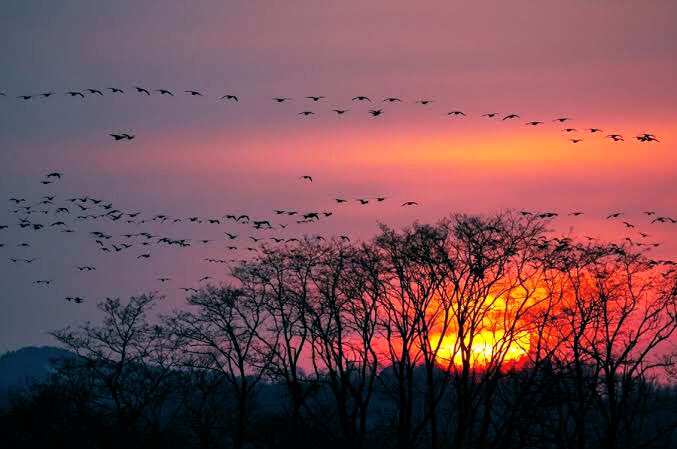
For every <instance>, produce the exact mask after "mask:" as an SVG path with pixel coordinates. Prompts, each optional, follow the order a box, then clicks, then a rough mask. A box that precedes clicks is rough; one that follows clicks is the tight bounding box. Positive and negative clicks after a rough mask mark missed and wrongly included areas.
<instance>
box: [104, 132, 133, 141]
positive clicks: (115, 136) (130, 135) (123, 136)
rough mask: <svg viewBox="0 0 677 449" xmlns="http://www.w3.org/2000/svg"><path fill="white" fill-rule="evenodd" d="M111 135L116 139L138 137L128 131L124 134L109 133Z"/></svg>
mask: <svg viewBox="0 0 677 449" xmlns="http://www.w3.org/2000/svg"><path fill="white" fill-rule="evenodd" d="M109 136H111V137H112V138H114V139H115V140H116V141H117V140H123V139H127V140H132V139H134V138H135V137H136V136H135V135H134V134H127V133H124V134H109Z"/></svg>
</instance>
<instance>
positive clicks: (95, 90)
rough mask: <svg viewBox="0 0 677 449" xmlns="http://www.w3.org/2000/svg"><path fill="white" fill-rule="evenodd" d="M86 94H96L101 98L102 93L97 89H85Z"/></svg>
mask: <svg viewBox="0 0 677 449" xmlns="http://www.w3.org/2000/svg"><path fill="white" fill-rule="evenodd" d="M87 92H89V93H90V94H96V95H100V96H102V97H103V92H101V91H100V90H99V89H87Z"/></svg>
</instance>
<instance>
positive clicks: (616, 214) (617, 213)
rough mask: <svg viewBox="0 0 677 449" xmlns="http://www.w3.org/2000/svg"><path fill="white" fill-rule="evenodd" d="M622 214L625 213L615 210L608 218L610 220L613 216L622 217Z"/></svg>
mask: <svg viewBox="0 0 677 449" xmlns="http://www.w3.org/2000/svg"><path fill="white" fill-rule="evenodd" d="M621 215H623V212H614V213H613V214H609V215H607V217H606V219H607V220H609V219H611V218H618V217H620V216H621Z"/></svg>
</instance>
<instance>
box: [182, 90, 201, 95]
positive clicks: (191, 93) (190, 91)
mask: <svg viewBox="0 0 677 449" xmlns="http://www.w3.org/2000/svg"><path fill="white" fill-rule="evenodd" d="M184 92H185V93H187V94H189V95H190V96H192V97H194V96H196V95H197V96H200V97H201V96H202V94H201V93H200V92H198V91H197V90H184Z"/></svg>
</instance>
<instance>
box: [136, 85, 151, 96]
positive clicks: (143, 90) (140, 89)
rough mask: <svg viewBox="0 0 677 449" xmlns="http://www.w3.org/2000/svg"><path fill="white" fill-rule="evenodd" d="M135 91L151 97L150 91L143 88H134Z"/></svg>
mask: <svg viewBox="0 0 677 449" xmlns="http://www.w3.org/2000/svg"><path fill="white" fill-rule="evenodd" d="M134 89H136V91H137V92H138V93H140V94H146V95H150V92H149V91H148V89H145V88H143V87H139V86H134Z"/></svg>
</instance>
